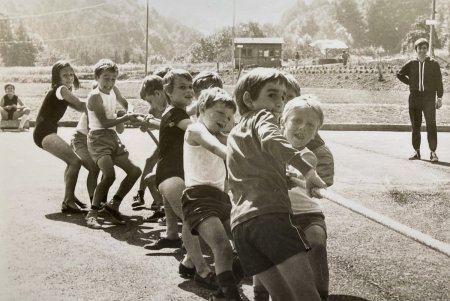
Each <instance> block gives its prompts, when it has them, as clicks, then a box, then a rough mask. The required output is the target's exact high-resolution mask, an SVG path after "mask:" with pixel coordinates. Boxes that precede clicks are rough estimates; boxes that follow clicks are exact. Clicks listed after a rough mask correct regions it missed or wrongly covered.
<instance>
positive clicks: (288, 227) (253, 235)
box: [233, 213, 311, 277]
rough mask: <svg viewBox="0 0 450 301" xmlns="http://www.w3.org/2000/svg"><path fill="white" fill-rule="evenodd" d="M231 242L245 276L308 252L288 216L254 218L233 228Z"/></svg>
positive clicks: (273, 214)
mask: <svg viewBox="0 0 450 301" xmlns="http://www.w3.org/2000/svg"><path fill="white" fill-rule="evenodd" d="M233 240H234V244H235V247H236V251H237V252H238V254H239V258H240V260H241V265H242V269H243V271H244V274H245V275H246V276H248V277H249V276H254V275H257V274H259V273H262V272H264V271H266V270H268V269H270V268H271V267H274V266H276V265H278V264H280V263H283V262H284V261H286V260H287V259H289V258H291V257H292V256H294V255H297V254H298V253H300V252H306V251H308V250H310V249H311V247H310V245H309V242H308V240H307V239H306V235H305V233H303V231H302V229H301V228H299V227H296V226H295V225H294V224H293V222H292V219H291V215H290V214H289V213H271V214H264V215H260V216H257V217H254V218H252V219H250V220H248V221H245V222H243V223H241V224H238V225H236V226H235V227H234V228H233Z"/></svg>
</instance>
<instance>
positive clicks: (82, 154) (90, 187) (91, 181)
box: [75, 147, 100, 201]
mask: <svg viewBox="0 0 450 301" xmlns="http://www.w3.org/2000/svg"><path fill="white" fill-rule="evenodd" d="M75 153H76V155H77V156H78V158H80V159H81V163H82V164H83V166H84V167H85V168H86V169H87V170H88V171H89V173H88V176H87V180H86V187H87V191H88V194H89V198H90V199H91V201H92V199H93V197H94V191H95V188H96V187H97V180H98V174H99V173H100V170H99V168H98V166H97V165H96V164H95V162H94V160H92V158H91V155H90V154H89V151H88V149H87V147H86V148H78V149H77V150H76V151H75Z"/></svg>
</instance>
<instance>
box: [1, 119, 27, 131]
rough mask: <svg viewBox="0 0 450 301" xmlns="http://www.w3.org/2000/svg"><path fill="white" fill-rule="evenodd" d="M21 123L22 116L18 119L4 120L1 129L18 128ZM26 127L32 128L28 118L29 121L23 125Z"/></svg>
mask: <svg viewBox="0 0 450 301" xmlns="http://www.w3.org/2000/svg"><path fill="white" fill-rule="evenodd" d="M19 124H20V118H19V119H16V120H2V121H1V122H0V129H2V130H5V129H18V128H19ZM23 128H24V129H29V128H30V121H29V120H27V122H25V125H24V126H23Z"/></svg>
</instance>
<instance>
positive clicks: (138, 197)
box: [131, 193, 145, 208]
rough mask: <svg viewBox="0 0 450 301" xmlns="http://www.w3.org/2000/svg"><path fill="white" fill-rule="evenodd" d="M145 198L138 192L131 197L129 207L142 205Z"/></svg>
mask: <svg viewBox="0 0 450 301" xmlns="http://www.w3.org/2000/svg"><path fill="white" fill-rule="evenodd" d="M144 205H145V200H144V196H141V195H140V194H139V193H138V194H137V195H135V196H134V197H133V203H132V204H131V207H133V208H134V207H139V206H144Z"/></svg>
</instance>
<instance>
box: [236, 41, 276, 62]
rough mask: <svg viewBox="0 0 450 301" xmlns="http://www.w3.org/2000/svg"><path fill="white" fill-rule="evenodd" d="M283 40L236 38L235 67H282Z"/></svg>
mask: <svg viewBox="0 0 450 301" xmlns="http://www.w3.org/2000/svg"><path fill="white" fill-rule="evenodd" d="M283 44H284V40H283V38H235V39H234V66H235V68H239V64H240V65H241V66H252V67H281V60H282V58H283V49H282V46H283Z"/></svg>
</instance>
